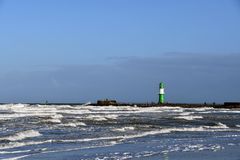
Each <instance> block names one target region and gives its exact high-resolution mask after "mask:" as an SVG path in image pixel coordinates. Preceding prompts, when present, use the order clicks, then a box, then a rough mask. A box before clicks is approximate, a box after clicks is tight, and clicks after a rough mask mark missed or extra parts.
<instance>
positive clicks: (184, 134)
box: [0, 104, 240, 160]
mask: <svg viewBox="0 0 240 160" xmlns="http://www.w3.org/2000/svg"><path fill="white" fill-rule="evenodd" d="M0 159H6V160H19V159H21V160H40V159H47V160H115V159H116V160H125V159H143V160H144V159H146V160H148V159H153V160H192V159H193V160H203V159H209V160H240V110H238V109H214V108H211V107H204V108H181V107H168V106H164V107H146V108H142V107H138V106H91V105H78V106H71V105H29V104H5V105H0Z"/></svg>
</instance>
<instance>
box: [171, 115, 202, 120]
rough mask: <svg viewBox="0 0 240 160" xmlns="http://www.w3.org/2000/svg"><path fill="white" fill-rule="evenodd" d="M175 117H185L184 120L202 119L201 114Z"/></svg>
mask: <svg viewBox="0 0 240 160" xmlns="http://www.w3.org/2000/svg"><path fill="white" fill-rule="evenodd" d="M175 118H176V119H185V120H189V121H191V120H195V119H203V117H202V116H190V115H189V116H178V117H175Z"/></svg>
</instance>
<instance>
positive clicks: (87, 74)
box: [0, 53, 240, 102]
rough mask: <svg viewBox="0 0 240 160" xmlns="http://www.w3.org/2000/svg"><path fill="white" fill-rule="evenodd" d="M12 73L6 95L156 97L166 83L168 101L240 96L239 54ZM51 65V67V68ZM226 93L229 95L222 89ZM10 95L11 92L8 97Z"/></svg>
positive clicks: (0, 82)
mask: <svg viewBox="0 0 240 160" xmlns="http://www.w3.org/2000/svg"><path fill="white" fill-rule="evenodd" d="M46 68H48V67H45V68H44V69H43V70H42V71H41V70H39V68H38V69H37V70H36V71H33V70H31V72H29V71H26V72H24V71H21V72H19V71H18V72H11V73H8V74H6V75H5V76H4V77H1V78H0V87H1V90H2V91H3V92H1V94H0V97H1V99H2V100H4V99H7V100H9V101H10V100H11V99H13V97H15V100H21V99H26V100H31V99H30V98H28V97H29V95H31V98H32V100H34V101H37V100H39V99H41V97H48V99H49V100H51V101H89V100H90V101H94V100H96V99H100V98H114V99H115V98H116V99H118V100H120V101H131V102H134V101H135V102H136V101H138V102H146V101H148V102H150V101H156V100H157V94H156V93H157V92H158V83H159V82H160V81H164V82H165V83H166V93H167V95H166V96H167V99H168V101H170V102H204V101H207V102H214V101H216V102H223V101H237V100H239V99H240V96H239V94H238V93H239V87H238V83H239V81H240V74H239V73H240V54H222V55H213V54H209V55H208V54H206V55H202V54H201V55H200V54H189V53H186V54H183V53H181V54H179V55H176V54H164V55H161V56H157V57H125V58H118V57H115V58H113V63H109V64H108V65H72V66H70V65H69V66H58V67H54V70H52V69H49V70H47V69H46ZM49 68H52V67H49ZM224 93H227V94H224ZM10 95H11V96H10Z"/></svg>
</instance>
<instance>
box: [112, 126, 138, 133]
mask: <svg viewBox="0 0 240 160" xmlns="http://www.w3.org/2000/svg"><path fill="white" fill-rule="evenodd" d="M134 129H135V128H134V127H123V128H114V129H112V131H118V132H126V131H132V130H134Z"/></svg>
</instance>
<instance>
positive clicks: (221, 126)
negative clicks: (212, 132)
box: [204, 122, 229, 129]
mask: <svg viewBox="0 0 240 160" xmlns="http://www.w3.org/2000/svg"><path fill="white" fill-rule="evenodd" d="M204 128H209V129H228V128H229V127H228V126H227V125H226V124H223V123H220V122H219V123H217V125H216V126H204Z"/></svg>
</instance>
